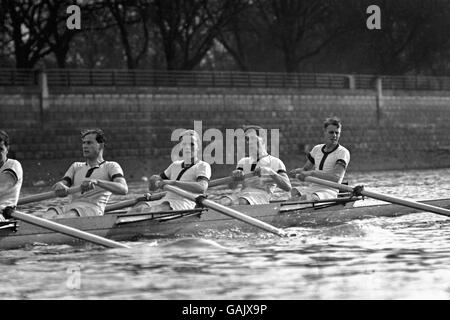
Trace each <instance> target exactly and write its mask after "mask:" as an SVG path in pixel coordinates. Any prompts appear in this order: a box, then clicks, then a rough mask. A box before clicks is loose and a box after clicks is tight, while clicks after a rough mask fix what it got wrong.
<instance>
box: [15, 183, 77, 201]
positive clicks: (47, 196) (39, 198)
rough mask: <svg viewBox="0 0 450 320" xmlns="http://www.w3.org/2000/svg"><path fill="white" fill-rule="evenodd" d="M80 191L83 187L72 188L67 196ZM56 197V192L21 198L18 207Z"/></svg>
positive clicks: (68, 190)
mask: <svg viewBox="0 0 450 320" xmlns="http://www.w3.org/2000/svg"><path fill="white" fill-rule="evenodd" d="M80 191H81V186H78V187H72V188H69V189H67V194H68V195H69V194H72V193H77V192H80ZM55 197H57V195H56V191H48V192H44V193H39V194H35V195H32V196H28V197H24V198H21V199H19V201H18V202H17V205H22V204H28V203H31V202H37V201H43V200H48V199H51V198H55Z"/></svg>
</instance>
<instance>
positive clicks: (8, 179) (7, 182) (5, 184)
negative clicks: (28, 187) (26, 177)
mask: <svg viewBox="0 0 450 320" xmlns="http://www.w3.org/2000/svg"><path fill="white" fill-rule="evenodd" d="M16 182H17V179H16V178H15V177H14V176H13V174H10V173H8V172H2V173H0V194H2V193H3V192H6V191H7V190H9V189H11V188H12V187H14V185H15V184H16Z"/></svg>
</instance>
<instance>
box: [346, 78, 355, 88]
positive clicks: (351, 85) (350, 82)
mask: <svg viewBox="0 0 450 320" xmlns="http://www.w3.org/2000/svg"><path fill="white" fill-rule="evenodd" d="M347 79H348V88H349V89H350V90H355V88H356V85H355V76H354V75H348V76H347Z"/></svg>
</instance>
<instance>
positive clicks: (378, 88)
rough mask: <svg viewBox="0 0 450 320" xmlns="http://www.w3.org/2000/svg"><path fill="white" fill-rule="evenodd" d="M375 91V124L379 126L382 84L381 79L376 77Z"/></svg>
mask: <svg viewBox="0 0 450 320" xmlns="http://www.w3.org/2000/svg"><path fill="white" fill-rule="evenodd" d="M376 90H377V96H376V97H377V98H376V104H377V106H376V107H377V124H378V125H380V120H381V107H382V106H383V82H382V79H381V77H378V78H377V79H376Z"/></svg>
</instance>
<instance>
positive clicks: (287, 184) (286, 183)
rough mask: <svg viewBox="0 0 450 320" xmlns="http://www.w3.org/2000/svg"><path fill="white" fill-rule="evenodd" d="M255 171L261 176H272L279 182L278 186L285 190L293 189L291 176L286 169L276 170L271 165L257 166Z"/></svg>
mask: <svg viewBox="0 0 450 320" xmlns="http://www.w3.org/2000/svg"><path fill="white" fill-rule="evenodd" d="M255 171H256V172H258V175H260V176H261V177H264V176H270V178H272V180H273V181H274V182H275V183H276V184H277V186H278V187H279V188H281V189H283V190H284V191H291V189H292V186H291V181H290V180H289V177H288V175H287V174H286V172H285V171H284V169H283V170H282V171H278V172H276V171H275V170H273V169H272V168H269V167H260V168H257V169H256V170H255Z"/></svg>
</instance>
